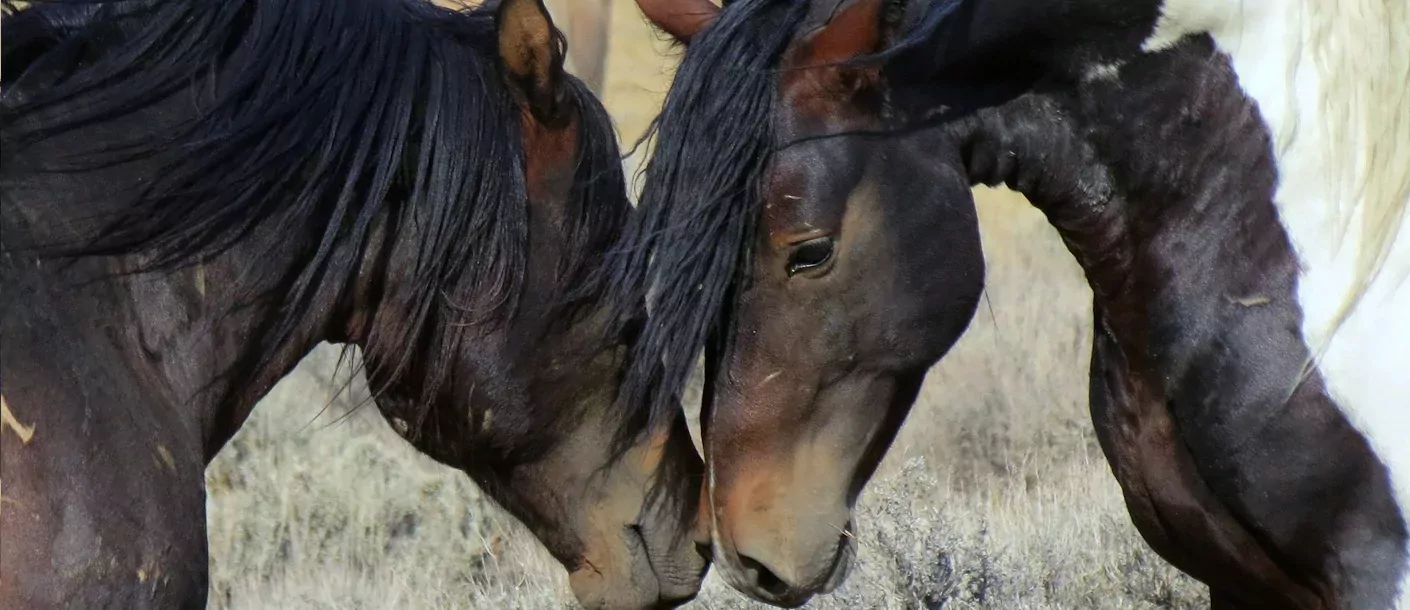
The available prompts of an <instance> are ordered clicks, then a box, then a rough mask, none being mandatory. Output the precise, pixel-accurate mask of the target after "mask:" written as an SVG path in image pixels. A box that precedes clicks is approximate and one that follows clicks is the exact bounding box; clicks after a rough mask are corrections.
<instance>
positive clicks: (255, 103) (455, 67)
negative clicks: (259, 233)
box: [0, 0, 630, 407]
mask: <svg viewBox="0 0 1410 610" xmlns="http://www.w3.org/2000/svg"><path fill="white" fill-rule="evenodd" d="M495 4H496V3H489V4H488V5H486V6H482V7H480V8H476V9H470V10H467V11H463V12H462V11H453V10H450V9H447V8H443V7H438V6H435V5H433V4H431V3H429V2H426V1H423V0H338V1H332V2H306V1H302V0H230V1H221V2H206V1H192V0H130V1H124V2H116V3H104V2H93V1H92V0H86V1H85V0H76V1H75V2H74V3H71V4H65V3H62V2H61V3H58V4H45V5H39V6H33V7H27V8H24V9H22V10H21V9H18V7H17V6H16V5H14V4H13V3H11V2H8V0H7V2H6V3H5V11H6V14H7V18H6V19H5V22H4V24H3V44H4V48H3V56H4V59H5V61H6V65H5V72H4V76H5V83H4V88H3V94H0V119H2V120H3V123H0V124H3V126H4V129H3V148H4V151H3V154H4V158H5V162H6V164H7V169H10V168H11V167H18V169H14V170H11V171H7V174H20V173H23V172H67V173H82V172H87V171H94V170H98V169H103V168H109V167H112V166H114V165H117V164H120V163H132V162H137V161H141V162H143V163H147V164H149V165H147V166H145V167H146V168H148V169H150V170H151V171H143V172H142V175H141V176H139V177H137V178H135V179H134V180H133V181H132V182H133V184H131V185H128V188H127V189H124V191H123V192H121V193H114V194H112V195H111V196H112V197H113V199H114V200H113V201H112V202H106V203H108V204H109V205H110V207H111V208H113V209H115V210H116V211H115V212H114V213H112V215H111V217H105V218H104V219H103V222H102V225H101V227H100V228H98V229H97V231H96V233H95V234H94V235H92V236H91V239H89V238H85V240H84V241H83V242H82V243H78V244H58V245H52V246H50V245H46V246H45V247H44V248H43V250H44V251H45V252H44V253H45V254H46V255H51V256H60V257H77V256H128V255H135V257H137V258H135V259H134V260H140V261H142V267H141V268H140V269H138V271H165V270H174V269H179V268H184V267H189V266H193V265H196V264H199V263H201V262H203V261H207V260H210V259H211V258H213V257H216V256H219V255H221V254H223V253H225V252H227V251H229V250H230V249H231V248H233V247H235V246H236V245H238V244H240V243H241V242H242V240H244V239H245V238H246V237H248V236H250V235H251V234H252V233H254V232H255V231H256V230H265V231H278V233H277V235H279V236H280V237H281V239H279V240H275V241H280V242H284V243H281V244H277V246H279V247H281V248H292V249H293V250H294V256H292V257H290V256H289V253H288V251H287V250H281V251H280V252H279V258H277V259H274V258H270V259H269V260H266V261H265V262H287V263H288V265H289V268H288V269H287V270H281V271H280V272H281V273H283V274H284V275H282V276H280V277H278V278H275V280H276V281H275V282H274V285H273V286H272V287H269V286H265V287H264V288H263V289H262V291H261V293H260V294H252V295H249V299H250V302H251V303H253V302H259V303H262V304H268V306H269V307H270V310H271V312H273V313H272V314H271V315H272V316H273V319H271V320H269V321H267V322H266V324H265V325H264V326H263V327H261V328H260V329H258V330H257V333H256V335H255V336H254V337H252V342H253V343H254V346H253V347H252V348H251V350H249V351H250V354H251V356H250V358H251V361H250V362H244V363H238V364H237V365H236V367H235V369H236V370H232V371H229V372H227V373H224V374H229V375H232V376H234V377H235V379H233V380H232V383H240V382H244V381H247V380H248V379H251V378H253V377H254V376H255V375H257V374H258V373H259V371H261V370H263V369H264V368H266V366H268V365H269V364H271V363H272V361H273V359H274V358H276V357H277V354H279V353H280V352H282V351H284V348H287V347H289V346H290V345H292V344H293V343H294V342H296V341H298V340H299V339H300V337H298V336H297V335H298V333H300V332H302V331H300V324H301V322H302V321H303V320H305V319H307V318H308V317H309V316H310V315H312V314H315V313H317V311H316V310H317V308H319V307H322V306H325V305H324V304H326V303H329V302H337V300H338V299H337V297H338V296H339V295H344V294H346V291H347V290H349V289H350V287H351V286H352V285H353V284H354V282H355V280H356V276H357V273H358V272H359V269H360V266H361V262H362V261H361V260H360V257H361V256H362V253H363V252H364V251H365V250H366V248H367V247H368V246H369V245H370V244H371V242H372V240H373V239H374V238H375V235H376V232H377V227H378V226H383V227H386V228H387V230H389V231H391V232H392V233H393V237H389V238H388V243H390V242H391V241H392V240H394V239H395V235H396V234H404V233H405V232H406V231H415V235H416V237H417V239H416V241H415V242H414V243H410V244H409V245H408V246H406V247H407V248H408V249H409V250H410V251H411V253H412V254H411V257H410V258H409V261H410V263H411V264H410V265H409V266H408V267H407V268H404V269H400V270H399V273H403V274H405V276H404V277H405V278H406V280H405V284H404V285H403V286H401V287H400V288H399V289H398V290H397V291H395V294H388V295H385V297H386V298H388V299H390V301H391V303H392V307H393V308H395V309H396V311H395V312H389V315H394V316H395V318H396V320H394V321H393V322H394V323H391V324H387V325H385V327H384V328H383V331H384V332H382V333H381V334H380V335H376V332H375V331H374V335H376V336H372V337H369V338H368V343H369V346H374V345H375V346H376V348H377V351H378V352H380V353H383V354H387V355H389V356H390V357H389V358H387V359H388V360H390V362H386V363H379V364H372V365H371V366H372V367H373V370H370V371H369V374H370V375H372V376H375V377H376V378H378V379H379V385H384V384H387V383H391V382H392V381H393V380H396V379H397V378H398V377H399V376H401V375H402V373H403V372H404V371H405V370H406V369H407V367H408V366H409V364H410V360H411V359H412V358H413V357H416V356H417V355H421V356H423V357H429V358H430V359H431V360H432V362H430V363H428V365H427V369H428V372H427V375H426V379H424V380H419V382H418V383H417V384H416V385H417V386H418V387H419V388H420V393H421V398H422V402H423V407H429V401H430V399H431V398H432V397H434V396H435V395H436V393H437V389H438V388H439V387H440V386H441V385H442V383H443V382H444V380H445V379H446V378H447V377H448V375H449V374H450V364H451V360H452V359H451V358H450V354H452V353H453V350H454V349H455V348H456V347H457V346H458V345H459V343H460V341H461V340H462V338H463V337H464V336H466V335H467V334H468V333H470V332H471V331H472V330H473V328H472V325H473V324H478V323H486V324H488V323H500V322H504V321H507V320H509V319H511V318H512V317H513V315H514V314H515V313H516V311H517V309H518V298H519V295H520V292H521V287H522V284H523V279H524V276H525V273H526V265H527V260H528V253H527V248H528V217H527V216H528V212H527V209H526V204H525V202H526V200H527V195H526V193H527V189H526V186H525V183H524V181H525V178H524V159H525V151H524V150H523V135H522V134H523V131H522V126H521V125H520V120H521V119H520V112H519V108H518V106H517V105H516V104H515V102H514V101H513V99H512V96H511V95H510V93H509V92H508V91H507V90H506V89H505V87H504V85H503V84H502V82H501V79H500V77H499V74H498V72H497V70H498V66H497V61H498V60H497V36H496V28H495V23H494V12H495V8H496V6H495ZM557 42H558V43H559V44H561V40H560V41H557ZM568 84H569V94H570V95H571V96H572V97H573V98H574V99H575V101H577V102H578V107H579V108H580V109H581V110H582V113H581V118H582V120H581V121H580V129H581V130H582V132H581V133H580V137H579V138H578V141H579V150H578V153H579V159H580V163H579V166H578V168H577V173H576V175H575V179H576V180H575V186H574V188H573V192H572V197H571V200H570V202H569V207H568V209H567V212H566V218H565V221H566V223H567V226H568V231H569V235H568V242H569V244H568V246H569V247H567V248H566V254H565V257H566V258H565V260H563V261H561V262H560V267H559V268H558V271H559V273H560V274H568V275H570V276H577V275H579V274H581V273H582V270H583V268H584V267H585V266H586V263H585V262H584V261H587V260H588V258H589V257H590V256H592V255H593V254H596V253H597V252H600V251H601V250H603V249H605V247H606V245H608V244H610V243H611V240H612V238H613V236H615V235H616V231H618V230H619V229H620V228H621V226H622V225H623V224H624V223H625V218H626V215H627V214H628V213H629V210H630V208H629V206H628V204H627V200H626V196H625V189H624V187H623V186H622V178H621V169H620V167H619V166H618V164H617V154H616V149H615V148H616V147H615V139H614V138H613V136H612V133H611V125H610V121H609V120H608V119H607V117H606V114H605V112H604V111H603V110H602V108H601V106H600V104H598V103H597V101H596V100H595V99H594V98H593V97H592V96H591V94H590V93H588V92H587V90H586V88H585V87H583V86H582V84H581V83H579V82H578V81H576V80H575V79H571V78H569V79H568ZM187 100H189V101H187ZM159 104H168V105H173V104H174V105H175V107H177V108H179V109H180V112H182V113H184V114H181V115H179V116H180V118H181V121H180V122H179V123H178V124H176V125H175V127H174V128H170V129H167V128H164V131H163V132H162V133H151V132H152V130H150V129H146V130H144V129H142V128H140V126H139V125H140V124H139V123H138V122H135V121H133V118H134V116H135V115H137V114H138V113H141V112H143V111H147V110H148V109H151V108H153V107H154V106H157V105H159ZM117 121H126V123H124V124H123V125H124V129H125V130H126V131H124V133H126V134H128V135H127V137H125V138H121V139H116V138H115V139H111V140H109V141H101V142H93V143H83V145H81V146H76V147H75V148H77V150H65V151H62V152H58V153H56V152H53V151H44V150H41V147H37V146H35V145H37V144H40V143H43V142H45V141H46V140H49V139H51V138H53V137H55V136H58V135H62V134H68V133H73V132H76V131H80V130H83V129H84V128H87V127H91V126H95V125H100V124H107V123H114V124H117V123H116V122H117ZM132 134H136V135H132ZM99 139H101V138H99ZM50 148H52V147H50ZM30 149H37V150H38V152H31V150H30ZM41 153H42V154H41ZM12 163H15V165H11V164H12ZM7 179H8V178H7ZM95 203H96V202H93V201H53V202H49V203H47V204H46V205H53V206H67V207H68V208H72V209H67V210H64V212H65V213H66V215H68V216H70V217H82V216H83V215H85V214H89V215H91V214H93V213H94V212H93V211H94V210H95V209H98V208H95V207H94V204H95ZM273 247H274V246H271V249H272V248H273ZM594 250H595V251H594ZM267 258H268V257H267ZM260 266H261V264H260V263H258V262H256V263H255V267H260ZM559 281H560V283H562V284H571V283H572V282H573V281H574V277H564V276H562V275H560V278H559ZM328 291H332V292H333V296H334V297H335V298H332V299H330V298H329V295H328V294H327V293H328ZM248 304H249V303H241V304H237V305H236V306H237V307H238V306H244V305H248ZM374 389H375V388H374Z"/></svg>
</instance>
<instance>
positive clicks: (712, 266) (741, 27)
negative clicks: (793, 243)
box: [609, 0, 807, 442]
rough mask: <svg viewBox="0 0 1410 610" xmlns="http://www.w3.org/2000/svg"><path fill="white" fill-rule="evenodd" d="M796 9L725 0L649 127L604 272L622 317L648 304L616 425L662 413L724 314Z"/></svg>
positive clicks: (673, 405) (757, 205) (781, 1)
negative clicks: (643, 157) (630, 200)
mask: <svg viewBox="0 0 1410 610" xmlns="http://www.w3.org/2000/svg"><path fill="white" fill-rule="evenodd" d="M806 12H807V5H806V4H804V3H799V2H793V1H791V0H741V1H739V2H733V3H730V4H729V6H728V7H727V8H726V9H724V10H723V11H722V12H721V14H720V16H719V18H718V20H717V21H716V22H715V23H714V24H712V25H711V26H710V27H708V28H706V29H705V31H704V32H702V33H701V34H700V35H699V36H698V37H697V38H695V39H693V40H692V41H691V43H690V47H689V50H688V52H687V53H686V55H685V58H684V60H683V62H682V63H681V65H680V68H679V70H678V71H677V73H676V77H675V82H674V83H673V84H672V86H671V89H670V93H669V94H668V96H667V98H666V104H665V107H664V109H663V110H662V112H661V115H660V116H659V117H658V118H657V120H656V122H655V124H654V125H653V132H654V136H655V138H656V149H655V151H654V153H653V155H652V157H651V161H650V163H649V165H648V166H647V169H646V176H647V177H646V184H645V186H644V189H643V193H642V197H641V201H640V203H639V205H638V208H637V209H638V214H637V216H636V218H635V219H634V222H633V224H632V226H631V228H630V229H629V230H628V231H627V233H626V235H625V237H624V238H623V243H622V244H621V245H620V247H619V248H618V250H617V251H616V252H614V259H613V260H612V261H611V262H610V264H611V267H610V270H609V273H610V275H611V278H610V282H611V294H612V295H613V297H614V300H615V302H616V303H618V305H619V307H621V308H622V314H621V315H622V317H623V318H627V317H629V316H632V315H635V314H636V313H637V312H639V309H638V308H639V306H640V303H642V301H643V299H649V302H650V305H649V311H650V316H649V322H648V323H647V325H646V326H645V328H644V329H643V330H642V332H641V334H640V336H639V337H638V341H637V343H636V345H635V346H634V347H633V352H632V358H631V365H630V367H629V368H628V370H627V374H626V377H625V379H624V382H623V385H622V387H621V390H620V393H619V401H620V402H621V407H622V410H621V412H622V414H623V416H624V417H626V418H627V421H626V422H624V427H623V432H624V433H627V434H630V433H632V432H634V431H640V430H642V429H653V430H654V429H662V428H663V427H664V426H665V425H666V423H667V422H669V421H670V418H671V417H672V416H673V415H674V413H675V412H676V411H678V410H679V408H680V406H679V404H680V403H679V400H680V397H681V395H682V390H683V388H684V386H685V384H686V382H687V381H688V380H689V377H690V373H691V370H692V369H693V368H694V365H695V361H696V358H697V356H699V354H700V352H701V350H702V349H703V347H704V344H705V342H706V340H707V339H708V337H709V336H710V333H711V332H712V331H713V330H715V329H716V328H717V326H719V325H720V324H722V323H723V322H724V315H725V314H726V313H727V311H728V307H729V302H728V301H729V297H728V295H729V294H730V291H731V290H732V288H733V287H734V285H735V277H736V274H737V273H738V272H739V271H740V269H741V268H742V265H743V264H744V263H745V262H746V261H748V260H749V256H750V254H749V247H750V239H751V237H752V236H753V231H752V228H753V226H754V223H755V222H756V219H757V217H758V215H759V213H760V211H761V210H762V203H761V200H760V177H761V176H762V174H763V171H764V168H765V166H766V164H767V162H768V159H769V157H770V154H771V153H772V152H773V146H774V135H773V134H774V132H773V125H772V118H773V112H774V99H775V98H776V97H777V94H778V90H777V87H778V78H777V77H778V64H779V60H780V58H781V57H782V54H783V52H784V50H785V49H786V48H787V46H788V43H789V42H790V41H791V40H792V38H793V34H794V31H795V30H796V29H797V28H798V25H799V24H800V23H801V22H802V20H803V17H804V16H805V14H806ZM626 440H628V439H625V438H624V439H621V441H622V442H625V441H626Z"/></svg>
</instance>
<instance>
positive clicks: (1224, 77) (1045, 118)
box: [965, 38, 1306, 379]
mask: <svg viewBox="0 0 1410 610" xmlns="http://www.w3.org/2000/svg"><path fill="white" fill-rule="evenodd" d="M965 129H969V130H974V131H973V133H971V134H969V135H968V136H967V137H978V138H981V139H988V140H994V141H996V144H994V145H990V146H984V147H975V149H976V150H997V151H1012V152H1013V153H1014V154H1015V155H1016V159H1017V160H1016V161H1015V162H1014V163H1015V164H1016V166H1015V167H1013V169H1006V170H1002V171H998V174H1002V175H998V174H995V175H985V174H986V173H989V174H994V172H991V171H990V170H989V169H988V168H991V167H1007V166H1005V165H1003V164H1002V163H997V162H994V161H992V160H984V159H970V160H967V163H968V164H969V166H970V167H971V171H972V172H973V171H975V170H974V168H976V167H977V168H979V172H980V174H979V175H976V176H974V178H975V179H977V180H978V181H983V182H990V183H994V182H1007V183H1008V184H1009V185H1010V186H1014V187H1015V188H1017V189H1018V190H1020V191H1021V192H1023V193H1024V194H1025V195H1026V196H1027V197H1028V198H1029V200H1030V201H1032V202H1033V203H1034V205H1035V206H1037V207H1038V208H1040V209H1041V210H1042V211H1043V212H1044V213H1045V214H1046V215H1047V217H1048V219H1049V221H1050V222H1051V223H1052V225H1053V226H1054V227H1055V228H1056V229H1057V230H1058V231H1059V233H1060V234H1061V235H1062V238H1063V240H1064V242H1065V243H1066V244H1067V246H1068V248H1069V249H1070V250H1071V251H1072V252H1073V254H1074V255H1075V256H1076V258H1077V260H1078V262H1079V263H1080V264H1081V265H1082V267H1083V269H1084V271H1085V272H1086V275H1087V278H1088V282H1089V284H1090V285H1091V287H1092V290H1093V293H1094V297H1095V303H1094V304H1095V308H1096V311H1097V316H1098V319H1099V324H1100V325H1103V326H1105V327H1106V328H1107V329H1108V330H1109V331H1110V332H1111V333H1112V334H1113V335H1114V336H1115V338H1116V339H1117V340H1118V341H1119V342H1120V343H1121V344H1123V346H1124V347H1125V348H1126V351H1127V352H1128V353H1129V354H1132V355H1135V356H1137V357H1139V358H1141V359H1145V360H1148V361H1147V362H1145V363H1143V364H1144V365H1145V366H1147V367H1148V368H1149V370H1151V371H1153V372H1157V373H1158V374H1159V376H1160V377H1161V378H1163V379H1172V378H1179V377H1180V376H1182V375H1184V374H1187V373H1190V372H1191V370H1190V369H1191V367H1196V368H1198V367H1205V366H1217V365H1218V363H1215V362H1211V361H1206V360H1202V359H1201V358H1202V357H1201V356H1200V354H1201V353H1202V352H1203V351H1205V350H1208V349H1210V348H1211V347H1212V346H1213V345H1215V344H1217V343H1219V342H1221V341H1224V340H1225V339H1227V338H1228V335H1227V334H1226V333H1229V332H1232V331H1233V329H1234V328H1236V327H1237V328H1238V330H1239V332H1241V333H1243V332H1250V331H1251V332H1254V333H1258V334H1266V335H1267V336H1270V337H1271V336H1278V337H1281V336H1284V335H1286V333H1285V332H1282V333H1280V332H1277V330H1276V329H1277V327H1278V326H1279V325H1283V324H1288V323H1291V324H1292V325H1293V326H1294V327H1295V326H1296V324H1297V321H1298V317H1299V316H1300V312H1299V310H1298V308H1297V303H1296V300H1295V298H1293V297H1294V290H1295V285H1296V279H1297V270H1298V261H1297V259H1296V256H1295V254H1294V252H1293V250H1292V247H1291V243H1290V241H1289V239H1288V236H1287V233H1286V232H1285V231H1284V230H1283V227H1282V226H1281V225H1280V223H1279V218H1278V210H1277V208H1276V207H1275V206H1274V204H1273V200H1274V189H1275V187H1276V180H1277V163H1276V159H1275V156H1274V153H1273V145H1272V142H1271V140H1270V137H1269V134H1268V131H1267V129H1266V127H1265V126H1264V123H1263V122H1262V120H1261V119H1260V115H1259V113H1258V110H1257V108H1256V106H1255V105H1254V103H1253V102H1252V101H1251V100H1249V99H1248V98H1247V97H1246V96H1245V95H1244V94H1243V92H1242V90H1241V89H1240V87H1239V82H1238V79H1237V78H1236V77H1235V75H1234V73H1233V71H1232V68H1231V66H1230V65H1229V63H1228V62H1227V61H1225V60H1224V59H1222V58H1221V56H1219V55H1217V54H1216V53H1214V52H1213V48H1212V45H1211V42H1210V41H1209V40H1208V39H1207V38H1206V39H1202V40H1199V39H1187V41H1186V42H1185V43H1183V44H1182V45H1180V46H1179V47H1177V48H1174V49H1171V50H1168V51H1166V52H1164V53H1160V54H1156V55H1145V56H1142V57H1140V58H1137V59H1134V60H1132V61H1129V62H1127V63H1126V64H1124V65H1122V66H1121V67H1120V70H1119V72H1118V73H1117V74H1116V75H1114V76H1110V77H1108V76H1103V77H1101V78H1093V79H1090V80H1088V81H1086V82H1084V83H1082V85H1081V86H1079V87H1077V88H1075V89H1074V90H1068V91H1063V92H1059V93H1036V94H1029V95H1026V96H1024V97H1021V98H1019V99H1017V100H1015V101H1013V102H1010V103H1009V104H1006V105H1005V106H1002V107H998V108H994V109H989V110H985V111H981V112H979V113H978V114H977V115H976V116H975V117H974V118H972V119H971V120H969V121H967V122H966V124H965ZM975 134H977V136H976V135H975ZM1240 312H1244V313H1249V314H1255V313H1256V314H1258V315H1241V313H1240ZM1250 324H1252V325H1257V326H1259V328H1260V329H1262V331H1260V330H1258V329H1253V328H1250V327H1249V326H1247V325H1250ZM1100 331H1101V329H1100V328H1099V332H1100ZM1289 338H1291V336H1289ZM1268 347H1269V346H1268V345H1266V344H1265V345H1263V346H1262V348H1263V349H1264V350H1265V351H1264V352H1263V353H1262V355H1259V354H1258V353H1255V352H1258V349H1259V348H1258V346H1255V345H1254V344H1252V343H1248V342H1244V343H1233V344H1229V345H1227V346H1226V352H1224V353H1229V354H1235V353H1237V354H1239V355H1240V356H1242V357H1245V358H1247V361H1246V364H1245V365H1244V366H1256V363H1257V361H1259V360H1261V359H1266V358H1269V357H1280V358H1281V357H1293V358H1297V357H1302V358H1304V359H1305V358H1306V348H1305V347H1303V346H1301V345H1288V346H1283V347H1285V348H1286V349H1283V350H1274V351H1273V352H1271V353H1270V352H1269V351H1267V350H1266V348H1268ZM1277 368H1278V369H1279V370H1280V371H1285V372H1287V373H1288V374H1296V372H1297V371H1298V370H1300V367H1299V365H1294V366H1290V367H1289V366H1282V365H1281V363H1280V365H1279V366H1278V367H1277Z"/></svg>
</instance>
